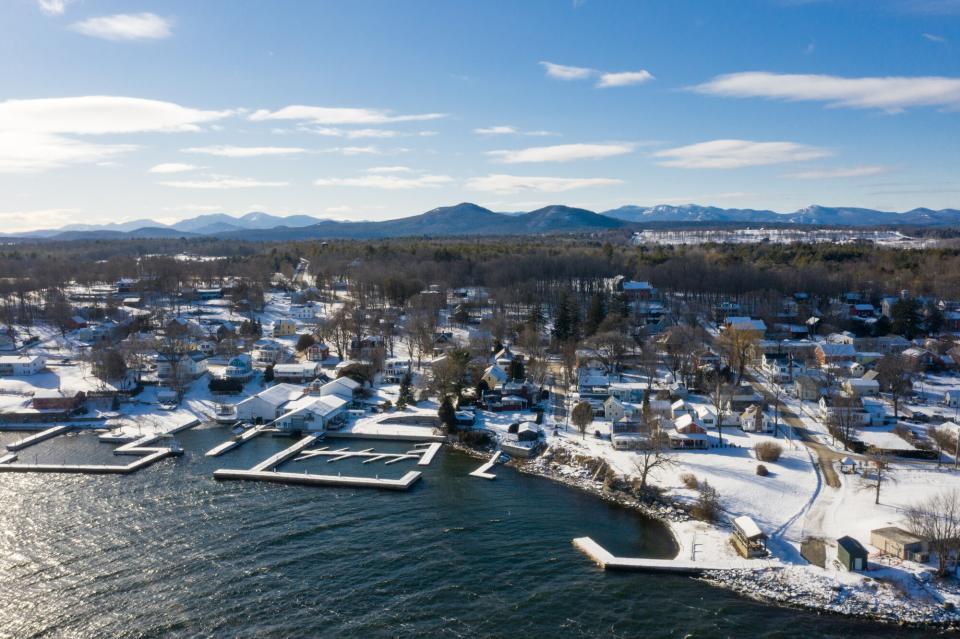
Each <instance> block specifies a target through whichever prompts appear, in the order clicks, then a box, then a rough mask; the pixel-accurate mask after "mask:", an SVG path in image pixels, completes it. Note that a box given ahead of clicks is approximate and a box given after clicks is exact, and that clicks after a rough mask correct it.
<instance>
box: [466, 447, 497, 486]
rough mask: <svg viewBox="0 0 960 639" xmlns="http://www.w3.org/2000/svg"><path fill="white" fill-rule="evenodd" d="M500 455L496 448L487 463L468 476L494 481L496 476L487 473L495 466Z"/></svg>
mask: <svg viewBox="0 0 960 639" xmlns="http://www.w3.org/2000/svg"><path fill="white" fill-rule="evenodd" d="M502 454H503V452H502V451H501V450H500V449H499V448H498V449H497V450H496V451H494V453H493V455H492V456H491V457H490V459H489V460H488V461H487V463H485V464H484V465H483V466H481V467H480V468H478V469H476V470H475V471H473V472H472V473H470V476H471V477H479V478H480V479H496V478H497V476H496V475H494V474H493V473H491V472H488V471H489V470H490V469H491V468H493V467H494V466H496V465H497V462H499V461H500V455H502Z"/></svg>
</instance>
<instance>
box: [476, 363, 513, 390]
mask: <svg viewBox="0 0 960 639" xmlns="http://www.w3.org/2000/svg"><path fill="white" fill-rule="evenodd" d="M481 379H483V381H485V382H486V383H487V388H490V389H495V388H498V387H500V386H502V385H503V383H504V382H506V381H507V372H506V371H505V370H503V369H502V368H500V367H499V366H497V365H496V364H494V365H493V366H488V367H487V369H486V370H485V371H483V377H482V378H481Z"/></svg>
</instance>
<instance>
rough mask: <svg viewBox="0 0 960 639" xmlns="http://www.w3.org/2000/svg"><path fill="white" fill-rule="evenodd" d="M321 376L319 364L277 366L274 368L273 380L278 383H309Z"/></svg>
mask: <svg viewBox="0 0 960 639" xmlns="http://www.w3.org/2000/svg"><path fill="white" fill-rule="evenodd" d="M319 374H320V364H318V363H317V362H302V363H299V362H298V363H294V364H276V365H275V366H274V367H273V378H274V379H275V380H276V381H278V382H300V383H303V382H309V381H310V380H312V379H316V378H317V376H318V375H319Z"/></svg>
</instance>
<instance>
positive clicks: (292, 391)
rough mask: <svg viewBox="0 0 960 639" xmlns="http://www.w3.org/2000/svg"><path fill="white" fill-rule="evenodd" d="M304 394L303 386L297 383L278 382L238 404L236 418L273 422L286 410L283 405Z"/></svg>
mask: <svg viewBox="0 0 960 639" xmlns="http://www.w3.org/2000/svg"><path fill="white" fill-rule="evenodd" d="M302 395H303V387H301V386H297V385H295V384H277V385H276V386H271V387H270V388H268V389H266V390H262V391H260V392H259V393H257V394H256V395H253V396H251V397H248V398H246V399H245V400H243V401H241V402H240V403H238V404H237V406H236V419H238V420H240V421H252V422H272V421H273V420H275V419H276V418H277V417H279V416H280V415H282V414H283V413H284V412H285V411H284V410H282V408H283V406H284V405H286V404H287V403H288V402H290V401H293V400H294V399H297V398H299V397H301V396H302Z"/></svg>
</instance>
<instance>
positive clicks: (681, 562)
mask: <svg viewBox="0 0 960 639" xmlns="http://www.w3.org/2000/svg"><path fill="white" fill-rule="evenodd" d="M573 545H574V546H576V548H577V550H579V551H580V552H582V553H583V554H585V555H586V556H587V557H589V558H590V559H592V560H593V561H594V562H595V563H596V564H597V565H598V566H600V567H601V568H603V569H604V570H621V571H634V572H670V573H678V574H686V575H701V574H703V573H705V572H711V571H715V570H767V569H769V568H773V567H775V566H776V564H774V563H773V562H769V561H763V560H748V559H742V560H739V561H737V560H729V561H709V562H707V561H704V562H701V561H690V560H688V559H647V558H644V557H616V556H614V555H613V554H612V553H610V552H609V551H608V550H607V549H606V548H604V547H603V546H601V545H600V544H598V543H597V542H595V541H594V540H593V539H591V538H590V537H577V538H576V539H574V540H573Z"/></svg>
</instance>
